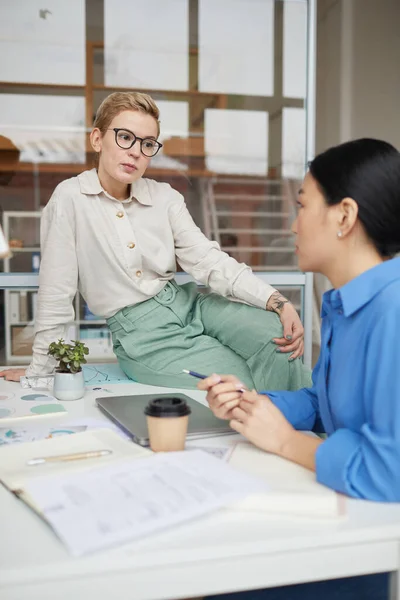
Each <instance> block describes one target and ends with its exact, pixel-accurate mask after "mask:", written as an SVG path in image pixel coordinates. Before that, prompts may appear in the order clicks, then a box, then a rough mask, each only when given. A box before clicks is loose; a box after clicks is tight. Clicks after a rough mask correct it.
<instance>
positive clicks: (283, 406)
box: [264, 258, 400, 502]
mask: <svg viewBox="0 0 400 600" xmlns="http://www.w3.org/2000/svg"><path fill="white" fill-rule="evenodd" d="M399 341H400V258H395V259H392V260H388V261H386V262H384V263H382V264H380V265H378V266H376V267H374V268H372V269H370V270H368V271H366V272H365V273H362V274H361V275H359V276H358V277H356V278H355V279H353V280H352V281H350V282H349V283H347V284H346V285H344V286H343V287H341V288H339V289H337V290H331V291H329V292H327V293H326V294H324V298H323V306H322V330H321V353H320V357H319V360H318V363H317V365H316V367H315V369H314V372H313V387H312V388H310V389H303V390H299V391H297V392H264V393H267V394H268V395H269V397H270V398H271V399H272V401H273V402H274V404H276V406H278V408H279V409H280V410H281V411H282V412H283V414H284V415H285V417H286V418H287V419H288V420H289V421H290V423H292V425H293V426H294V427H295V428H296V429H301V430H310V429H312V428H313V426H314V424H315V422H316V420H317V419H321V421H322V423H323V425H324V428H325V431H326V433H327V434H328V438H327V439H326V440H325V441H324V442H323V443H322V444H321V445H320V446H319V447H318V449H317V453H316V474H317V480H318V481H319V482H320V483H323V484H325V485H327V486H329V487H331V488H334V489H336V490H338V491H340V492H344V493H345V494H348V495H350V496H355V497H358V498H367V499H370V500H380V501H392V502H398V501H400V343H399Z"/></svg>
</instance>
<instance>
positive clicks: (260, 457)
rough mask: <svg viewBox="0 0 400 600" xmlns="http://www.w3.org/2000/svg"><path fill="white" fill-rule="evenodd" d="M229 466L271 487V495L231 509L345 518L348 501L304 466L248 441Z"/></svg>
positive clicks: (237, 449)
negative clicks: (323, 483)
mask: <svg viewBox="0 0 400 600" xmlns="http://www.w3.org/2000/svg"><path fill="white" fill-rule="evenodd" d="M229 463H230V464H231V465H232V466H234V467H236V468H237V469H240V470H242V471H245V472H246V473H249V474H251V475H255V476H256V477H258V478H260V479H264V481H266V482H267V483H268V486H269V490H268V492H265V493H261V494H253V495H250V496H248V497H247V498H245V499H244V500H241V501H240V502H238V503H237V504H235V505H234V506H233V507H230V508H233V509H235V510H245V511H253V512H254V511H263V512H264V511H265V512H269V513H282V514H285V515H292V516H304V517H317V518H326V517H328V518H331V517H342V516H344V515H345V512H346V498H345V497H344V496H342V495H341V494H337V493H336V492H335V491H333V490H331V489H329V488H327V487H325V486H324V485H321V484H320V483H317V481H316V478H315V473H313V472H312V471H309V470H308V469H305V468H304V467H301V466H300V465H296V464H295V463H292V462H290V461H288V460H285V459H284V458H280V457H279V456H275V455H274V454H270V453H269V452H264V451H263V450H260V449H258V448H256V447H255V446H253V445H252V444H249V443H248V442H240V443H238V444H237V445H236V446H235V449H234V450H233V452H232V454H231V456H230V459H229Z"/></svg>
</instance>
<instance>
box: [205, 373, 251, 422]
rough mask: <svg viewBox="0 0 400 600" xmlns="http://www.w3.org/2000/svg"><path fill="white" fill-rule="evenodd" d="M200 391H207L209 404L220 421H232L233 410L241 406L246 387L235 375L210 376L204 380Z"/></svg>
mask: <svg viewBox="0 0 400 600" xmlns="http://www.w3.org/2000/svg"><path fill="white" fill-rule="evenodd" d="M197 387H198V389H199V390H206V391H207V396H206V399H207V402H208V404H209V406H210V408H211V410H212V411H213V413H214V415H215V416H216V417H218V418H219V419H232V410H233V409H234V408H236V407H237V406H239V402H240V400H241V398H242V394H243V392H242V391H240V390H246V389H247V388H246V386H245V385H244V384H243V383H241V381H240V380H239V379H238V378H237V377H235V376H234V375H215V374H213V375H210V376H209V377H206V379H202V380H201V381H200V382H199V383H198V385H197Z"/></svg>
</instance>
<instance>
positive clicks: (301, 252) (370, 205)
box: [198, 139, 400, 600]
mask: <svg viewBox="0 0 400 600" xmlns="http://www.w3.org/2000/svg"><path fill="white" fill-rule="evenodd" d="M298 205H299V212H298V216H297V218H296V220H295V222H294V224H293V227H292V230H293V232H294V233H295V234H296V252H297V254H298V257H299V265H300V268H301V269H302V270H303V271H314V272H315V273H322V274H323V275H326V276H327V277H328V279H329V280H330V281H331V283H332V284H333V287H334V289H332V290H331V291H329V292H327V293H326V294H325V295H324V299H323V306H322V336H321V339H322V342H321V353H320V357H319V361H318V363H317V365H316V367H315V369H314V372H313V387H312V388H310V389H302V390H299V391H295V392H268V391H265V392H261V393H260V394H257V393H256V392H255V391H254V390H253V391H245V392H244V393H242V392H240V391H239V389H240V388H243V382H241V381H239V380H238V379H237V378H236V377H234V376H218V375H213V376H210V377H208V378H207V379H205V380H204V381H202V382H200V383H199V386H198V387H199V388H200V389H203V390H207V391H208V394H207V400H208V402H209V404H210V407H211V408H212V410H213V412H214V413H215V414H216V415H217V416H218V417H220V418H225V419H229V420H230V425H231V427H232V428H233V429H235V430H236V431H238V432H239V433H241V434H242V435H244V436H245V437H246V438H247V439H249V440H250V441H251V442H253V443H254V444H255V445H256V446H258V447H260V448H262V449H263V450H266V451H267V452H272V453H274V454H277V455H279V456H282V457H284V458H286V459H288V460H291V461H293V462H296V463H298V464H300V465H302V466H304V467H307V468H309V469H311V470H314V471H315V472H316V479H317V481H319V482H320V483H323V484H325V485H326V486H328V487H331V488H333V489H335V490H337V491H339V492H342V493H344V494H347V495H349V496H353V497H356V498H364V499H367V500H374V501H382V502H399V501H400V368H399V365H400V363H399V356H398V337H399V332H400V258H393V257H394V255H395V254H396V253H397V252H400V154H399V152H398V151H397V150H396V149H395V148H393V146H391V145H390V144H387V143H386V142H382V141H379V140H373V139H360V140H356V141H352V142H348V143H345V144H341V145H339V146H336V147H334V148H330V149H329V150H327V151H326V152H324V153H323V154H320V155H319V156H317V157H316V158H315V159H314V160H313V161H312V162H311V163H310V165H309V172H308V173H307V175H306V176H305V179H304V182H303V185H302V187H301V189H300V191H299V198H298ZM318 425H322V426H323V430H324V431H325V432H326V434H327V438H326V439H324V440H323V439H321V438H319V437H311V436H309V435H307V434H304V433H302V430H303V431H304V430H311V429H313V428H314V430H315V428H316V427H318ZM297 594H298V595H297ZM321 596H323V597H324V600H328V599H329V598H339V597H340V598H341V600H343V599H347V598H349V599H350V598H351V599H353V598H354V600H359V599H360V598H371V599H372V598H373V599H374V600H377V599H378V600H379V599H380V598H386V597H387V576H386V574H383V575H371V576H367V577H361V578H351V579H349V580H336V581H331V582H320V583H316V584H308V585H306V586H305V585H300V586H293V587H288V588H286V589H283V588H282V589H275V590H262V591H259V592H251V593H250V592H249V593H248V594H245V595H242V594H238V595H233V596H227V598H230V597H232V598H233V597H234V598H238V599H239V598H243V600H245V598H249V599H250V598H251V600H258V599H260V600H261V599H264V598H265V600H270V599H271V600H272V599H274V600H275V599H278V598H279V599H281V598H282V599H283V598H290V599H291V600H295V599H296V598H300V597H301V598H314V597H321Z"/></svg>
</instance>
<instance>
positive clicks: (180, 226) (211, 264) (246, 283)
mask: <svg viewBox="0 0 400 600" xmlns="http://www.w3.org/2000/svg"><path fill="white" fill-rule="evenodd" d="M173 193H174V196H173V199H172V201H171V206H170V210H169V218H170V223H171V227H172V231H173V235H174V241H175V252H176V257H177V260H178V263H179V264H180V266H181V267H182V269H184V271H186V272H187V273H190V275H192V276H193V277H194V278H195V279H196V280H197V281H200V282H201V283H203V284H204V285H206V286H208V287H210V288H211V289H212V290H213V291H215V292H217V293H218V294H221V296H225V297H232V298H235V299H237V300H241V301H242V302H246V303H248V304H251V305H253V306H257V307H259V308H265V307H266V304H267V301H268V299H269V298H270V296H271V295H272V294H273V293H274V292H276V289H275V288H273V287H272V286H270V285H268V284H267V283H265V282H264V281H262V280H261V279H260V278H258V277H257V276H256V275H254V273H253V272H252V270H251V268H250V267H249V266H247V265H246V264H244V263H238V262H237V261H236V260H235V259H234V258H232V257H231V256H229V254H227V253H226V252H223V251H222V250H221V248H220V246H219V245H218V243H217V242H215V241H211V240H209V239H208V238H207V237H206V236H205V235H204V234H203V232H202V231H201V230H200V229H199V227H197V225H196V224H195V222H194V221H193V219H192V217H191V215H190V213H189V211H188V209H187V207H186V204H185V201H184V199H183V197H182V196H181V194H178V193H177V192H175V191H174V192H173Z"/></svg>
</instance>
